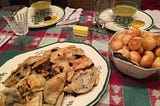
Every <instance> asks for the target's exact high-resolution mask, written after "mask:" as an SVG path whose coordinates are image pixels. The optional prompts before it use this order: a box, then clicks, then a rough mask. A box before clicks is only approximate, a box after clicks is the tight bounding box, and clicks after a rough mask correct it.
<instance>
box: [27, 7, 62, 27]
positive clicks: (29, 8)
mask: <svg viewBox="0 0 160 106" xmlns="http://www.w3.org/2000/svg"><path fill="white" fill-rule="evenodd" d="M53 7H56V8H58V9H59V10H61V11H62V12H63V15H62V16H61V17H60V18H59V19H58V20H57V21H55V22H53V23H51V24H42V25H39V26H38V25H30V24H28V27H29V28H43V27H48V26H51V25H54V24H56V23H58V22H59V21H60V20H62V19H63V18H64V16H65V10H64V9H63V8H62V7H60V6H57V5H51V8H53ZM31 8H32V7H28V10H29V11H28V13H29V12H31ZM28 18H30V15H28ZM29 22H30V21H29V20H28V23H29Z"/></svg>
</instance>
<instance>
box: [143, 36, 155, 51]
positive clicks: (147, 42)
mask: <svg viewBox="0 0 160 106" xmlns="http://www.w3.org/2000/svg"><path fill="white" fill-rule="evenodd" d="M141 44H142V47H143V48H144V49H145V50H149V51H150V50H153V49H154V48H155V47H156V40H155V38H154V37H144V38H143V39H142V40H141Z"/></svg>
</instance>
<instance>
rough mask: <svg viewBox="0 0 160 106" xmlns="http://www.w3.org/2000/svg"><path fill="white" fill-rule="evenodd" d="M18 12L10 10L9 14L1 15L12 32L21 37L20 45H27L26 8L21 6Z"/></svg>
mask: <svg viewBox="0 0 160 106" xmlns="http://www.w3.org/2000/svg"><path fill="white" fill-rule="evenodd" d="M19 9H20V10H19V11H18V12H12V14H9V15H3V17H4V18H5V20H6V21H7V23H8V24H9V26H10V27H11V29H12V30H13V32H14V33H15V34H17V35H19V36H21V38H22V43H23V44H22V45H23V46H27V41H26V34H27V33H28V31H29V28H28V8H27V7H24V6H21V7H20V8H19Z"/></svg>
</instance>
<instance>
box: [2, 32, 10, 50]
mask: <svg viewBox="0 0 160 106" xmlns="http://www.w3.org/2000/svg"><path fill="white" fill-rule="evenodd" d="M10 38H11V35H7V34H3V33H0V47H1V46H2V45H3V44H5V43H6V42H7V41H8V40H9V39H10Z"/></svg>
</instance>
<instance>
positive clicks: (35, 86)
mask: <svg viewBox="0 0 160 106" xmlns="http://www.w3.org/2000/svg"><path fill="white" fill-rule="evenodd" d="M45 83H46V79H45V78H44V77H43V76H42V75H38V74H31V75H29V76H26V77H25V78H23V79H22V80H21V81H20V82H18V84H17V85H16V88H17V90H18V91H19V92H20V94H21V95H22V96H25V95H28V94H29V93H32V92H35V91H41V90H43V88H44V85H45Z"/></svg>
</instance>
